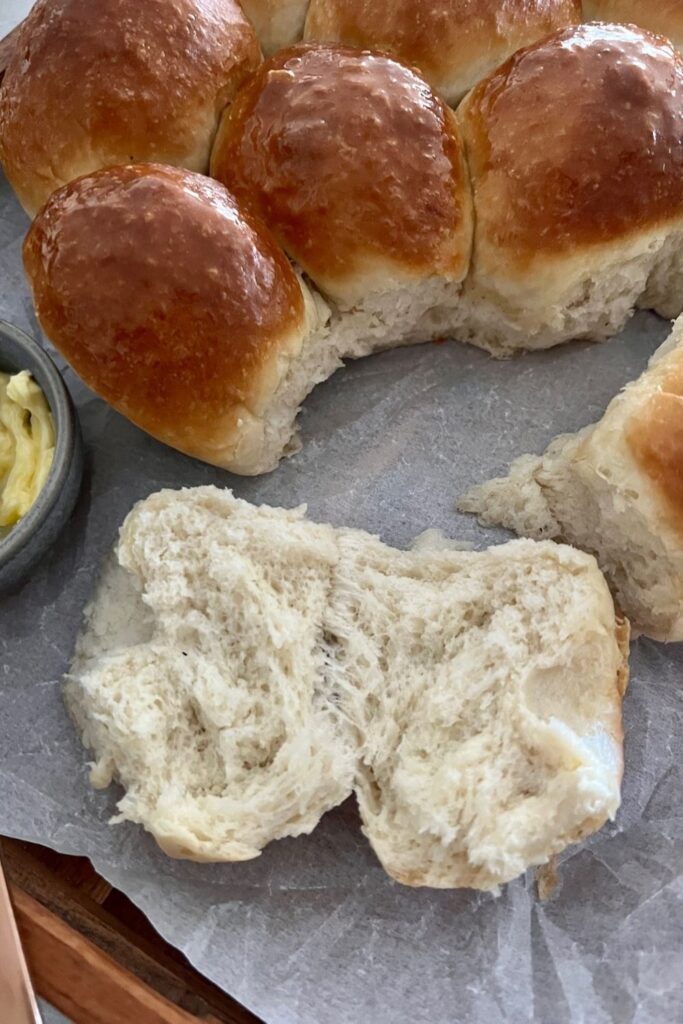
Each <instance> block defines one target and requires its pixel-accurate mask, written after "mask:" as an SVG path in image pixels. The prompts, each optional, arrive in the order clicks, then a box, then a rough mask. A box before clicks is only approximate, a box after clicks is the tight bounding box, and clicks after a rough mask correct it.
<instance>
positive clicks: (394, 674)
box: [65, 487, 626, 889]
mask: <svg viewBox="0 0 683 1024" xmlns="http://www.w3.org/2000/svg"><path fill="white" fill-rule="evenodd" d="M625 649H626V637H625V636H624V629H623V627H621V626H620V625H619V623H618V622H617V621H616V618H615V612H614V606H613V604H612V599H611V597H610V595H609V592H608V589H607V586H606V584H605V582H604V580H603V578H602V576H601V574H600V572H599V570H598V568H597V565H596V563H595V561H594V559H593V558H592V557H590V556H588V555H584V554H581V553H579V552H577V551H574V550H572V549H570V548H567V547H564V546H561V545H556V544H553V543H550V542H543V543H535V542H533V541H526V540H519V541H513V542H511V543H509V544H506V545H503V546H501V547H498V548H495V549H491V550H489V551H484V552H471V551H462V550H458V549H457V548H454V547H453V545H452V543H449V542H448V541H444V542H443V543H441V542H439V540H438V538H435V537H432V538H431V539H430V543H429V544H420V545H418V546H417V547H416V548H415V549H413V550H411V551H398V550H395V549H392V548H389V547H387V546H386V545H384V544H382V543H381V542H380V541H379V540H378V539H377V538H375V537H372V536H370V535H368V534H365V533H362V532H360V531H353V530H345V529H341V530H335V529H333V528H332V527H330V526H325V525H318V524H315V523H312V522H310V521H308V520H307V519H306V518H305V510H304V509H295V510H283V509H273V508H268V507H264V506H262V507H259V508H255V507H254V506H252V505H249V504H248V503H246V502H244V501H241V500H239V499H236V498H234V497H233V496H232V494H231V493H230V492H229V491H227V490H218V489H216V488H212V487H201V488H195V489H191V490H184V491H162V492H160V493H158V494H155V495H152V496H151V497H150V498H148V499H147V500H146V501H144V502H142V503H140V504H139V505H137V506H136V507H135V509H134V510H133V511H132V512H131V514H130V515H129V516H128V518H127V519H126V521H125V523H124V525H123V527H122V529H121V534H120V539H119V543H118V547H117V549H116V552H115V555H114V557H113V558H112V559H111V561H110V562H109V564H108V565H107V566H106V568H105V572H104V574H103V576H102V579H101V582H100V585H99V588H98V591H97V593H96V595H95V599H94V601H93V603H92V604H91V605H90V607H89V608H88V609H87V610H86V623H85V628H84V631H83V634H82V636H81V638H80V640H79V643H78V647H77V651H76V655H75V658H74V663H73V666H72V671H71V673H70V675H69V676H68V677H67V680H66V687H65V692H66V699H67V704H68V707H69V709H70V711H71V714H72V715H73V717H74V719H75V721H76V723H77V725H78V728H79V730H80V732H81V735H82V738H83V742H84V743H85V745H86V746H87V747H89V748H91V749H92V750H93V751H94V755H95V762H94V766H93V770H92V782H93V785H95V786H106V785H108V784H109V783H110V782H111V781H112V780H113V779H116V780H118V781H119V782H120V783H121V784H122V786H123V787H124V789H125V795H124V796H123V797H122V799H121V800H120V802H119V812H120V813H119V816H118V818H117V819H116V820H123V819H126V820H130V821H134V822H139V823H140V824H142V825H144V827H145V828H147V829H148V830H149V831H150V832H151V833H152V834H153V836H154V837H155V839H156V840H157V842H158V843H159V844H160V846H161V847H162V848H163V849H164V850H165V851H166V852H167V853H169V854H171V855H172V856H178V857H185V858H190V859H194V860H205V861H214V860H215V861H234V860H245V859H248V858H251V857H255V856H257V855H258V853H259V852H260V851H261V849H262V848H263V847H264V846H265V845H266V843H268V842H269V841H270V840H272V839H276V838H279V837H282V836H293V835H298V834H301V833H306V832H310V831H311V830H312V829H313V828H314V827H315V825H316V824H317V822H318V820H319V819H320V817H321V816H322V814H323V813H324V812H325V811H326V810H328V809H330V808H331V807H334V806H335V805H336V804H339V803H340V802H341V801H343V800H344V799H345V798H346V797H347V796H348V795H349V793H350V792H351V791H352V790H355V792H356V795H357V798H358V803H359V807H360V812H361V816H362V820H363V827H364V831H365V833H366V835H367V836H368V838H369V839H370V842H371V843H372V845H373V847H374V849H375V851H376V853H377V855H378V856H379V858H380V860H381V862H382V864H383V866H384V867H385V869H386V870H387V871H388V872H389V874H391V875H392V876H393V877H394V878H396V879H397V880H399V881H400V882H403V883H406V884H410V885H430V886H437V887H458V886H472V887H476V888H481V889H491V888H495V887H496V886H497V885H499V884H501V883H503V882H506V881H508V880H510V879H512V878H514V877H515V876H516V875H518V874H520V873H521V872H522V871H524V870H525V869H526V868H527V867H529V866H531V865H538V864H543V863H546V862H547V861H548V860H549V858H550V857H552V856H553V855H554V854H556V853H557V852H559V851H560V850H561V849H563V848H564V847H565V846H566V845H567V844H569V843H571V842H573V841H575V840H577V839H579V838H581V837H582V836H584V835H586V834H588V833H590V832H592V831H594V830H595V829H597V828H599V827H600V826H601V825H602V824H603V823H604V822H605V821H606V820H607V819H608V818H610V817H613V815H614V814H615V812H616V810H617V807H618V805H619V798H620V797H619V791H620V782H621V774H622V732H621V696H622V692H623V688H624V679H625Z"/></svg>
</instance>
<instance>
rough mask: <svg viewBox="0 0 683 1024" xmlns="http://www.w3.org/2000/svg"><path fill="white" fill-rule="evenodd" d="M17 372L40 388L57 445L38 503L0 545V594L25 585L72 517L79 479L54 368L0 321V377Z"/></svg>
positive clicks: (66, 398) (78, 458)
mask: <svg viewBox="0 0 683 1024" xmlns="http://www.w3.org/2000/svg"><path fill="white" fill-rule="evenodd" d="M20 370H29V372H30V373H31V374H33V377H34V378H35V380H36V381H37V383H38V384H39V385H40V387H41V388H42V391H43V394H44V395H45V398H46V399H47V402H48V405H49V406H50V410H51V412H52V416H53V419H54V423H55V433H56V444H55V454H54V458H53V460H52V466H51V467H50V472H49V474H48V477H47V480H46V481H45V485H44V487H43V489H42V491H41V492H40V494H39V495H38V498H37V499H36V501H35V503H34V504H33V506H32V507H31V508H30V509H29V511H28V512H27V513H26V515H25V516H24V517H23V518H22V519H20V520H19V522H18V523H17V524H16V525H15V526H13V527H12V529H11V530H10V531H9V532H8V533H7V534H6V535H5V536H4V537H3V538H2V539H0V594H4V593H7V591H9V590H13V589H14V588H15V587H17V586H18V585H19V584H20V583H22V582H23V581H24V580H25V579H27V578H28V576H29V575H30V573H31V571H32V570H33V569H34V568H35V567H36V566H37V564H38V563H39V562H40V560H41V558H42V557H43V556H44V555H45V553H46V552H47V551H48V549H49V548H50V547H51V546H52V544H54V542H55V540H56V539H57V537H58V535H59V533H60V531H61V530H62V527H63V526H64V524H65V523H66V521H67V519H68V518H69V516H70V515H71V513H72V512H73V509H74V505H75V504H76V498H77V497H78V492H79V490H80V487H81V478H82V476H83V441H82V438H81V430H80V425H79V422H78V417H77V415H76V410H75V408H74V404H73V402H72V400H71V396H70V395H69V392H68V391H67V388H66V385H65V383H64V381H63V380H62V378H61V376H60V373H59V371H58V370H57V367H56V366H55V364H54V363H53V362H52V360H51V359H50V357H49V356H48V355H47V353H46V352H45V351H44V350H43V349H42V348H41V347H40V345H38V343H37V342H35V341H34V340H33V339H32V338H30V337H29V336H28V334H25V333H24V332H23V331H20V330H19V329H18V328H17V327H14V326H13V325H12V324H8V323H6V322H5V321H3V320H0V371H1V372H4V373H18V372H19V371H20Z"/></svg>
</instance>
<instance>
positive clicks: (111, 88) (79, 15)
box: [0, 0, 261, 214]
mask: <svg viewBox="0 0 683 1024" xmlns="http://www.w3.org/2000/svg"><path fill="white" fill-rule="evenodd" d="M260 59H261V58H260V50H259V45H258V41H257V39H256V36H255V34H254V30H253V28H252V27H251V25H250V24H249V22H248V21H247V19H246V17H245V16H244V14H243V12H242V9H241V7H240V6H239V4H238V3H237V0H97V3H92V0H38V2H37V3H36V4H35V6H34V7H33V9H32V11H31V13H30V14H29V16H28V17H27V19H26V21H25V22H24V23H23V26H22V28H21V30H20V33H19V36H18V39H17V45H16V48H15V51H14V54H13V56H12V58H11V60H10V62H9V65H8V67H7V72H6V75H5V78H4V82H3V88H2V90H0V159H1V160H2V163H3V166H4V168H5V172H6V174H7V177H8V178H9V180H10V182H11V183H12V186H13V187H14V189H15V191H16V193H17V195H18V196H19V199H20V200H21V202H22V204H23V205H24V207H25V208H26V210H27V211H28V212H29V213H31V214H35V213H36V212H37V210H38V209H39V208H40V206H41V205H42V204H43V203H44V202H45V200H46V199H47V197H48V196H49V195H50V193H51V192H53V191H54V190H55V189H57V188H59V187H60V186H61V185H63V184H65V183H66V182H68V181H72V180H73V179H74V178H77V177H79V176H81V175H83V174H87V173H89V172H90V171H94V170H97V169H99V168H100V167H106V166H109V165H112V164H125V163H134V162H136V161H137V162H140V161H154V162H159V163H167V164H174V165H178V166H182V167H188V168H190V169H191V170H196V171H206V169H207V168H208V162H209V152H210V148H211V143H212V140H213V136H214V134H215V131H216V127H217V124H218V118H219V117H220V114H221V111H222V109H223V107H224V106H225V104H226V103H227V102H228V100H230V99H231V97H232V95H233V94H234V92H235V90H236V89H237V87H238V86H239V85H240V84H241V83H242V81H244V79H245V78H246V77H247V76H248V75H249V73H250V72H251V71H252V70H253V69H254V68H255V67H256V66H257V65H258V63H259V61H260Z"/></svg>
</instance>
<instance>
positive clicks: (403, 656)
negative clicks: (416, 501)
mask: <svg viewBox="0 0 683 1024" xmlns="http://www.w3.org/2000/svg"><path fill="white" fill-rule="evenodd" d="M340 544H341V552H342V556H341V558H340V559H339V562H338V570H337V575H338V579H337V586H336V587H335V588H334V590H333V593H332V596H333V614H332V617H331V620H330V623H331V624H330V626H328V628H329V629H330V630H331V632H332V634H333V635H335V636H339V637H340V638H341V640H342V642H341V643H340V644H339V648H338V660H337V663H336V688H337V689H338V690H339V692H340V693H341V694H342V695H343V697H342V701H341V706H342V708H343V709H344V711H345V712H346V714H347V715H348V716H349V718H350V719H351V721H352V722H353V723H354V725H355V726H356V728H357V730H358V734H359V737H360V762H359V768H358V773H357V783H356V793H357V796H358V802H359V806H360V811H361V816H362V819H363V823H364V831H365V833H366V835H367V836H368V838H369V839H370V842H371V843H372V845H373V847H374V849H375V852H376V853H377V855H378V857H379V858H380V860H381V861H382V864H383V865H384V868H385V869H386V871H388V873H389V874H390V875H392V876H393V877H394V878H396V879H397V880H398V881H400V882H403V883H404V884H407V885H429V886H435V887H439V888H451V887H460V886H467V887H474V888H478V889H490V888H494V887H495V886H497V885H499V884H500V883H503V882H506V881H509V880H510V879H512V878H514V877H516V876H517V875H518V874H520V872H522V871H524V869H525V868H526V867H528V866H529V865H536V864H542V863H545V862H546V861H547V860H548V859H549V857H551V856H552V855H553V854H555V853H557V852H559V851H560V850H562V849H563V848H564V847H565V846H567V845H568V844H569V843H571V842H574V841H576V840H578V839H580V838H582V837H583V836H585V835H587V834H588V833H590V832H592V831H594V830H596V829H598V828H600V827H601V825H602V824H603V823H604V822H605V820H606V819H607V818H608V817H613V816H614V814H615V812H616V810H617V807H618V806H619V800H620V796H619V786H620V780H621V773H622V731H621V718H620V703H621V695H622V693H623V690H624V688H625V685H626V673H625V669H624V664H625V662H624V659H625V657H626V650H627V637H628V628H627V627H626V626H623V625H622V626H617V628H616V629H615V616H614V606H613V604H612V600H611V598H610V596H609V593H608V590H607V587H606V585H605V584H604V581H603V580H602V579H601V578H600V576H599V574H598V573H597V572H596V567H595V564H594V562H593V561H592V560H588V559H586V558H585V557H584V556H582V555H581V554H579V553H578V552H575V551H573V550H571V549H569V548H565V547H558V546H555V545H550V544H541V545H529V544H525V543H512V544H507V545H504V546H502V547H499V548H495V549H492V550H490V551H486V552H462V551H456V550H453V549H452V548H450V547H448V546H446V545H444V546H443V548H442V549H441V550H438V549H434V548H432V550H430V549H429V548H428V547H425V546H420V548H419V550H417V551H413V552H399V551H395V550H393V549H391V548H387V547H386V546H384V545H383V544H381V543H380V542H379V541H377V540H375V539H373V538H369V537H366V536H365V535H361V534H352V533H349V532H345V533H344V534H343V535H342V537H341V538H340Z"/></svg>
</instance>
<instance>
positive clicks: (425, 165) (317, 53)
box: [211, 45, 472, 354]
mask: <svg viewBox="0 0 683 1024" xmlns="http://www.w3.org/2000/svg"><path fill="white" fill-rule="evenodd" d="M211 172H212V174H213V175H214V177H216V178H218V179H219V180H220V181H222V182H224V183H225V184H226V185H227V186H228V187H229V188H230V189H231V191H233V192H234V193H235V195H236V196H237V197H238V198H239V199H240V201H243V202H244V203H245V204H248V205H249V206H250V207H251V209H252V210H254V211H255V212H256V213H258V214H259V215H260V216H261V217H263V219H264V220H265V221H266V223H267V224H268V225H269V227H270V228H271V229H272V230H273V232H274V233H275V236H276V238H277V239H278V241H279V242H280V244H281V245H282V246H283V248H284V249H285V251H286V252H287V253H288V254H289V255H290V256H291V257H292V258H293V259H294V260H296V261H297V263H298V264H300V266H301V267H302V268H303V269H304V271H305V272H306V273H307V274H308V275H309V276H310V278H311V279H312V280H313V281H314V282H315V284H316V285H317V286H318V287H319V288H320V289H321V290H322V291H323V292H324V293H325V294H326V295H327V296H328V297H330V298H331V299H332V300H334V301H335V302H336V303H337V304H338V305H339V306H341V307H343V308H344V309H347V310H348V309H354V310H355V311H356V312H358V311H359V309H362V310H364V311H365V312H366V313H367V314H368V315H370V313H371V314H372V315H373V316H376V317H379V318H380V319H381V321H382V323H383V324H386V323H388V322H389V320H393V322H394V327H393V328H392V330H390V331H389V332H388V335H387V343H391V344H395V343H397V341H398V340H400V339H399V338H398V335H397V332H399V331H401V330H402V331H403V332H404V334H405V333H406V332H408V333H411V331H412V325H414V324H415V323H416V322H417V321H418V320H419V318H420V316H421V315H422V314H423V313H424V311H425V309H427V308H435V307H437V306H439V304H446V305H448V304H449V303H450V304H451V305H454V304H457V298H458V294H459V290H460V282H461V281H462V279H463V277H464V276H465V273H466V271H467V267H468V263H469V257H470V244H471V233H472V220H471V218H472V215H471V208H470V207H471V198H470V192H469V185H468V181H467V173H466V169H465V162H464V157H463V149H462V145H461V141H460V133H459V129H458V127H457V123H456V121H455V118H454V115H453V114H452V113H451V111H450V110H449V109H448V108H447V107H446V106H445V105H444V104H443V103H442V102H441V100H439V99H437V97H436V96H435V95H434V94H433V93H432V91H431V90H430V88H429V86H428V85H427V84H426V82H425V81H424V80H423V79H422V78H421V77H420V76H419V75H418V74H416V73H415V72H413V71H411V70H410V69H409V68H407V67H404V65H402V64H399V63H398V62H396V61H395V60H392V59H391V58H389V57H385V56H382V55H380V54H376V53H371V52H368V51H359V50H352V49H348V48H345V47H337V46H320V45H317V46H306V45H299V46H297V47H293V48H291V49H289V50H285V51H283V52H281V53H279V54H277V55H276V56H275V57H273V58H271V60H269V61H267V62H266V63H265V64H264V65H263V66H262V67H261V68H260V69H259V70H258V72H257V73H256V74H255V75H254V76H252V78H251V79H250V80H249V82H248V83H247V84H246V85H245V86H244V87H243V88H242V89H241V90H240V92H239V93H238V95H237V97H236V99H235V101H234V102H233V103H232V104H231V106H230V108H229V109H228V110H226V112H225V115H224V117H223V120H222V123H221V127H220V129H219V132H218V137H217V139H216V145H215V147H214V150H213V154H212V159H211ZM399 307H400V315H397V309H399ZM418 307H419V308H418ZM359 315H360V314H359ZM355 354H359V353H358V352H356V353H355Z"/></svg>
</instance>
